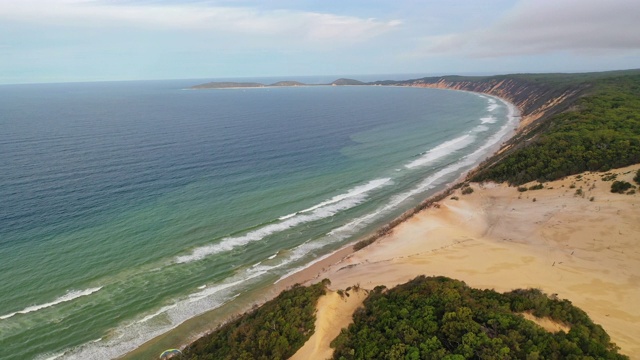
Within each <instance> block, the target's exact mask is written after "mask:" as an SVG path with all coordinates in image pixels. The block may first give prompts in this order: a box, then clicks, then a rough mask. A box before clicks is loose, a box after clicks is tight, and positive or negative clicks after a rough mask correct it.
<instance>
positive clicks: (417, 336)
mask: <svg viewBox="0 0 640 360" xmlns="http://www.w3.org/2000/svg"><path fill="white" fill-rule="evenodd" d="M523 312H530V313H532V314H533V315H534V316H537V317H549V318H551V319H553V320H555V321H556V322H559V323H562V324H565V325H567V326H568V327H570V330H569V332H568V333H565V332H564V331H559V332H556V333H551V332H549V331H546V330H544V329H543V328H542V327H540V326H538V325H536V324H535V323H533V322H532V321H529V320H526V319H525V318H524V317H522V316H521V315H519V313H523ZM332 346H333V347H334V348H335V353H334V359H415V360H418V359H450V360H454V359H460V360H462V359H626V358H627V357H626V356H623V355H620V354H618V353H617V348H616V346H615V345H613V344H612V343H611V342H610V339H609V336H608V335H607V334H606V333H605V331H604V330H603V329H602V327H600V326H599V325H596V324H594V323H593V322H592V321H591V320H590V319H589V317H588V316H587V314H586V313H585V312H584V311H582V310H580V309H578V308H576V307H574V306H573V305H571V302H569V301H567V300H557V299H552V298H549V297H547V296H546V295H545V294H543V293H541V292H540V291H539V290H534V289H531V290H514V291H512V292H509V293H504V294H500V293H497V292H495V291H493V290H478V289H473V288H470V287H468V286H466V285H465V283H463V282H461V281H458V280H452V279H449V278H446V277H424V276H420V277H417V278H416V279H414V280H412V281H410V282H408V283H406V284H403V285H399V286H397V287H395V288H393V289H391V290H388V291H387V290H386V289H384V288H383V287H377V288H376V289H375V290H374V291H373V292H371V293H370V295H369V297H368V298H367V299H366V300H365V302H364V307H363V308H360V309H358V310H356V313H355V314H354V322H353V324H351V325H350V326H349V327H348V329H343V330H342V333H341V334H340V335H339V336H338V338H336V339H335V340H334V341H333V342H332Z"/></svg>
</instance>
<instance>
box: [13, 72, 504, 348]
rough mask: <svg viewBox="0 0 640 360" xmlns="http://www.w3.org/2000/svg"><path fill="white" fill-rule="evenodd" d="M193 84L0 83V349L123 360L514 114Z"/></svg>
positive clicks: (351, 222)
mask: <svg viewBox="0 0 640 360" xmlns="http://www.w3.org/2000/svg"><path fill="white" fill-rule="evenodd" d="M258 80H262V79H258ZM275 80H281V79H274V81H275ZM304 80H307V81H309V79H304ZM201 82H204V81H197V80H181V81H177V80H176V81H137V82H104V83H69V84H32V85H4V86H0V154H1V157H0V347H1V348H2V349H3V350H2V352H1V355H0V358H2V359H33V358H35V359H111V358H114V357H117V356H120V355H122V354H124V353H126V352H128V351H130V350H132V349H134V348H136V347H137V346H139V345H141V344H142V343H143V342H145V341H147V340H149V339H151V338H153V337H154V336H157V335H160V334H163V333H165V332H167V331H169V330H171V329H173V328H175V327H176V326H177V325H179V324H181V323H183V322H184V321H186V320H188V319H191V318H194V317H197V316H199V315H201V314H203V313H205V312H207V311H208V310H211V309H215V308H217V307H220V306H221V305H222V304H229V303H233V302H234V301H240V300H241V299H243V296H249V295H247V294H249V293H251V292H255V291H257V290H259V289H261V288H265V287H267V286H269V285H271V284H273V283H275V282H277V281H278V280H280V279H281V278H283V277H285V276H286V275H287V274H291V273H293V272H295V271H296V270H299V269H302V268H304V267H305V266H306V265H307V264H309V263H310V262H312V261H314V260H316V259H318V258H319V257H321V256H324V255H326V254H329V253H331V252H333V251H335V250H336V249H339V248H341V247H343V246H345V244H348V243H350V242H353V241H355V240H357V239H358V238H361V237H363V236H365V235H367V234H370V233H371V232H373V231H375V229H376V228H378V227H380V226H381V225H382V224H384V223H386V222H389V221H390V220H391V219H393V218H395V217H397V216H398V215H400V214H401V213H403V212H404V211H406V210H408V209H410V208H412V207H414V206H416V205H417V204H418V203H420V202H421V201H422V200H424V199H425V198H426V197H428V196H429V195H432V194H434V193H436V192H437V191H439V190H441V189H443V188H444V187H445V186H447V185H448V184H450V183H451V182H452V181H454V180H455V179H457V178H459V176H460V175H461V174H462V173H464V172H465V171H468V170H469V169H471V168H472V167H473V166H475V165H477V164H478V163H479V162H480V161H482V160H483V159H485V158H486V157H487V155H488V154H490V153H491V152H492V151H495V150H496V149H497V147H498V146H499V145H500V144H501V142H502V141H503V140H504V139H506V138H507V137H508V136H509V135H510V134H511V133H512V132H513V130H514V128H515V126H516V125H517V114H516V113H515V110H514V109H513V107H511V106H508V104H506V103H505V102H503V101H501V100H500V99H497V98H493V97H490V96H486V95H479V94H473V93H469V92H461V91H450V90H436V89H423V88H405V87H381V86H342V87H336V86H309V87H283V88H258V89H216V90H185V88H187V87H189V86H191V85H196V84H199V83H201ZM272 82H273V81H272ZM425 241H428V239H425ZM177 345H179V344H177ZM177 345H176V346H177Z"/></svg>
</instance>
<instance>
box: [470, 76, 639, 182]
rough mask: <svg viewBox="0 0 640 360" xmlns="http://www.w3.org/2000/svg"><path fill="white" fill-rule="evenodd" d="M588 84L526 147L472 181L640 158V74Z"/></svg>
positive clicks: (602, 167)
mask: <svg viewBox="0 0 640 360" xmlns="http://www.w3.org/2000/svg"><path fill="white" fill-rule="evenodd" d="M570 79H571V77H570V76H566V77H563V80H564V82H563V84H565V83H567V82H569V80H570ZM583 79H584V76H579V75H576V77H575V86H582V87H584V86H585V84H584V83H579V82H578V81H579V80H583ZM587 79H588V77H587ZM587 81H589V80H587ZM589 87H590V90H589V91H588V92H587V93H586V94H585V95H584V96H583V97H582V98H580V99H577V100H576V101H575V103H573V104H572V107H571V110H570V111H566V112H563V113H561V114H558V115H555V116H553V117H551V118H550V119H549V120H548V121H547V122H546V123H544V124H541V125H540V126H539V127H538V129H536V130H535V131H533V132H532V133H531V136H532V137H531V138H530V139H529V141H526V142H525V145H524V146H521V147H519V148H517V149H516V150H514V151H513V152H511V153H510V154H509V155H507V156H506V157H504V158H502V159H501V160H500V161H499V162H498V163H496V164H493V165H492V166H490V167H488V168H485V169H483V170H482V171H480V172H479V173H478V174H476V175H475V177H474V178H473V180H475V181H484V180H493V181H498V182H504V181H507V182H509V183H511V184H513V185H519V184H524V183H527V182H530V181H534V180H538V181H541V182H544V181H550V180H556V179H560V178H562V177H565V176H568V175H573V174H577V173H581V172H584V171H608V170H609V169H612V168H619V167H624V166H628V165H632V164H636V163H638V162H640V74H632V75H620V76H612V77H607V78H600V77H599V78H597V79H596V80H594V81H590V82H589ZM534 135H535V136H534Z"/></svg>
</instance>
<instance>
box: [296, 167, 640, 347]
mask: <svg viewBox="0 0 640 360" xmlns="http://www.w3.org/2000/svg"><path fill="white" fill-rule="evenodd" d="M638 168H640V165H635V166H631V167H628V168H623V169H617V170H613V171H611V172H612V173H616V174H619V175H618V177H617V180H626V181H629V182H632V178H633V176H634V174H635V171H636V170H637V169H638ZM603 175H604V174H602V173H585V174H582V175H576V176H571V177H568V178H565V179H563V180H559V181H554V182H549V183H545V184H544V189H541V190H529V191H526V192H519V191H518V190H517V188H515V187H509V186H507V185H505V184H471V187H472V188H473V189H474V192H473V193H472V194H468V195H462V194H461V191H460V190H457V191H456V192H455V193H454V194H452V195H451V196H449V197H448V198H447V199H446V200H443V201H441V202H439V203H438V204H437V205H436V206H433V207H431V208H428V209H426V210H423V211H421V212H419V213H418V214H416V215H415V216H413V217H412V218H410V219H409V220H407V221H405V222H403V223H402V224H401V225H399V226H398V227H396V228H395V229H394V230H393V232H392V233H391V234H389V235H387V236H384V237H382V238H380V239H379V240H378V241H376V242H375V243H374V244H372V245H370V246H368V247H366V248H364V249H362V250H360V251H357V252H350V253H349V252H348V251H346V250H345V251H342V252H340V253H336V254H335V255H333V256H331V257H329V258H327V259H324V260H323V261H320V262H318V263H316V264H314V265H313V266H311V267H309V268H308V269H305V270H304V271H302V272H300V273H298V274H296V275H294V276H292V277H291V278H290V279H288V280H287V281H286V282H287V283H293V282H305V281H306V282H314V281H318V280H320V279H323V278H328V279H330V280H331V283H332V284H331V289H333V290H338V289H346V288H347V287H349V286H353V285H359V286H360V287H362V288H363V289H372V288H373V287H375V286H377V285H385V286H387V287H392V286H394V285H397V284H400V283H403V282H406V281H408V280H410V279H412V278H414V277H415V276H417V275H422V274H424V275H444V276H448V277H452V278H455V279H459V280H462V281H465V282H466V283H467V284H468V285H470V286H473V287H478V288H489V289H495V290H497V291H501V292H502V291H509V290H512V289H517V288H531V287H534V288H540V289H542V290H543V291H544V292H545V293H547V294H550V295H552V294H557V296H558V297H559V298H563V299H568V300H570V301H571V302H572V303H573V304H575V305H577V306H578V307H580V308H582V309H583V310H585V311H586V312H587V313H588V314H589V316H590V317H591V318H592V320H593V321H594V322H596V323H598V324H600V325H602V326H603V327H604V329H605V330H606V331H607V332H608V333H609V335H610V336H611V338H612V341H613V342H615V343H616V344H617V345H618V346H619V347H620V348H621V352H622V353H623V354H626V355H629V356H630V357H631V358H632V359H640V340H638V338H637V336H636V335H637V330H638V329H639V328H640V308H638V306H637V304H640V286H639V285H640V236H638V234H640V221H639V220H640V215H639V213H638V209H640V197H639V195H638V194H633V195H623V194H614V193H611V192H610V187H611V181H603V179H602V176H603ZM530 185H532V184H527V186H530ZM456 198H457V199H456ZM328 296H330V297H335V293H330V294H329V295H328ZM345 301H346V300H345ZM327 304H329V305H327ZM319 307H320V309H319V311H318V317H319V319H318V323H324V322H331V321H334V320H332V319H335V318H347V319H350V315H351V313H352V312H353V309H355V306H354V304H353V300H350V301H349V304H348V306H347V305H346V304H345V305H344V306H335V299H334V301H329V300H326V299H325V300H322V301H320V304H319ZM347 323H348V322H347ZM316 331H317V333H316V334H318V333H319V334H318V335H317V336H318V337H320V338H322V337H326V336H327V334H325V332H326V331H325V329H324V328H318V329H317V330H316ZM314 336H315V335H314ZM312 340H313V339H312ZM310 341H311V340H310ZM313 341H314V345H313V346H311V345H309V344H308V346H305V347H304V348H302V349H301V350H300V351H299V353H298V354H296V358H319V357H317V354H323V357H320V358H325V357H324V356H325V355H327V354H331V351H330V350H329V349H326V348H325V349H324V350H323V349H319V348H318V347H319V345H317V343H316V342H315V341H317V340H313ZM325 343H327V344H328V342H326V341H325ZM325 346H328V345H325Z"/></svg>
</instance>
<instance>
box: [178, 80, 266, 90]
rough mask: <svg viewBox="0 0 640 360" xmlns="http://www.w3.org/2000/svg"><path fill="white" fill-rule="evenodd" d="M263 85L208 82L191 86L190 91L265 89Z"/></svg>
mask: <svg viewBox="0 0 640 360" xmlns="http://www.w3.org/2000/svg"><path fill="white" fill-rule="evenodd" d="M265 86H266V85H265V84H260V83H255V82H228V81H227V82H208V83H206V84H200V85H196V86H192V87H191V88H190V89H230V88H256V87H265Z"/></svg>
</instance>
